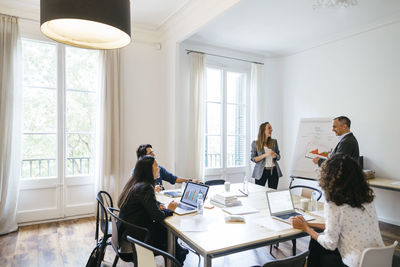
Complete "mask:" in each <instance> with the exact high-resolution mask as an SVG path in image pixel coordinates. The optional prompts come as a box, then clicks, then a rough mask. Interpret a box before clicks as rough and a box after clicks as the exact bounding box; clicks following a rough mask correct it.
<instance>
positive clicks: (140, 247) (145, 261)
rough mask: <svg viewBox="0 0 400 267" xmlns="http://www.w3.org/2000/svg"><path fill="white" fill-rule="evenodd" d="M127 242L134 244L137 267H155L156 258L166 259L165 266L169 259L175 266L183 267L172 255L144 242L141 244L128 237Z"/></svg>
mask: <svg viewBox="0 0 400 267" xmlns="http://www.w3.org/2000/svg"><path fill="white" fill-rule="evenodd" d="M127 240H128V241H129V242H130V243H131V244H132V250H134V251H136V256H137V262H136V264H135V267H146V266H149V265H154V266H155V258H154V256H155V255H157V256H162V257H163V258H164V263H165V264H164V265H166V263H167V259H170V260H171V261H172V262H173V263H174V265H175V266H178V267H182V265H181V264H180V262H179V261H178V260H177V259H176V258H175V257H174V256H172V255H171V254H169V253H167V252H165V251H163V250H160V249H158V248H155V247H153V246H150V245H149V244H146V243H144V242H141V241H139V240H137V239H135V238H133V237H131V236H127Z"/></svg>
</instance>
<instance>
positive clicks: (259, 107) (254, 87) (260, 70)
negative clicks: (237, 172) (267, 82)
mask: <svg viewBox="0 0 400 267" xmlns="http://www.w3.org/2000/svg"><path fill="white" fill-rule="evenodd" d="M263 76H264V65H261V64H256V63H252V64H251V74H250V142H252V141H253V140H256V139H257V134H258V127H259V126H260V124H261V123H262V119H263V117H262V114H263V113H262V112H263V99H264V98H263V88H264V84H263ZM251 170H252V166H250V168H249V169H248V170H247V174H248V175H250V174H251ZM249 177H250V176H249Z"/></svg>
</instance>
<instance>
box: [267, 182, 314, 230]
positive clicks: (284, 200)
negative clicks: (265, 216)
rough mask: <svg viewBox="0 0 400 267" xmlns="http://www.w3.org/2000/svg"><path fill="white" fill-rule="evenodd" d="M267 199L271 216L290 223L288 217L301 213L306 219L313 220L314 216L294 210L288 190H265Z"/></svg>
mask: <svg viewBox="0 0 400 267" xmlns="http://www.w3.org/2000/svg"><path fill="white" fill-rule="evenodd" d="M267 200H268V207H269V213H270V214H271V217H272V218H275V219H277V220H280V221H284V222H286V223H290V220H289V218H290V217H294V216H298V215H301V216H303V217H304V219H305V220H306V221H310V220H314V219H315V218H314V217H312V216H310V215H307V214H302V213H299V212H296V211H295V210H294V205H293V199H292V194H291V193H290V190H288V189H286V190H277V191H267Z"/></svg>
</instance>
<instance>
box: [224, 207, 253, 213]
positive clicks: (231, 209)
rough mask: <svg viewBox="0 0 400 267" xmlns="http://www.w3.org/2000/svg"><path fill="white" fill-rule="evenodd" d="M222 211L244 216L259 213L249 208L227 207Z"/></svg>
mask: <svg viewBox="0 0 400 267" xmlns="http://www.w3.org/2000/svg"><path fill="white" fill-rule="evenodd" d="M222 210H223V211H225V212H227V213H229V214H232V215H244V214H251V213H257V212H259V210H258V209H255V208H253V207H249V206H236V207H228V208H223V209H222Z"/></svg>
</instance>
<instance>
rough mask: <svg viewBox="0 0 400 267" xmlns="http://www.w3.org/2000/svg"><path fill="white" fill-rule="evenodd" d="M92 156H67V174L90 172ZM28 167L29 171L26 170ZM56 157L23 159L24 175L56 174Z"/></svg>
mask: <svg viewBox="0 0 400 267" xmlns="http://www.w3.org/2000/svg"><path fill="white" fill-rule="evenodd" d="M91 161H92V158H90V157H71V158H67V166H66V170H67V175H77V174H89V173H90V171H91V165H92V164H91ZM26 168H28V171H27V170H26ZM55 172H56V159H24V160H22V166H21V176H22V177H25V178H26V177H48V176H56V173H55Z"/></svg>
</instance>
